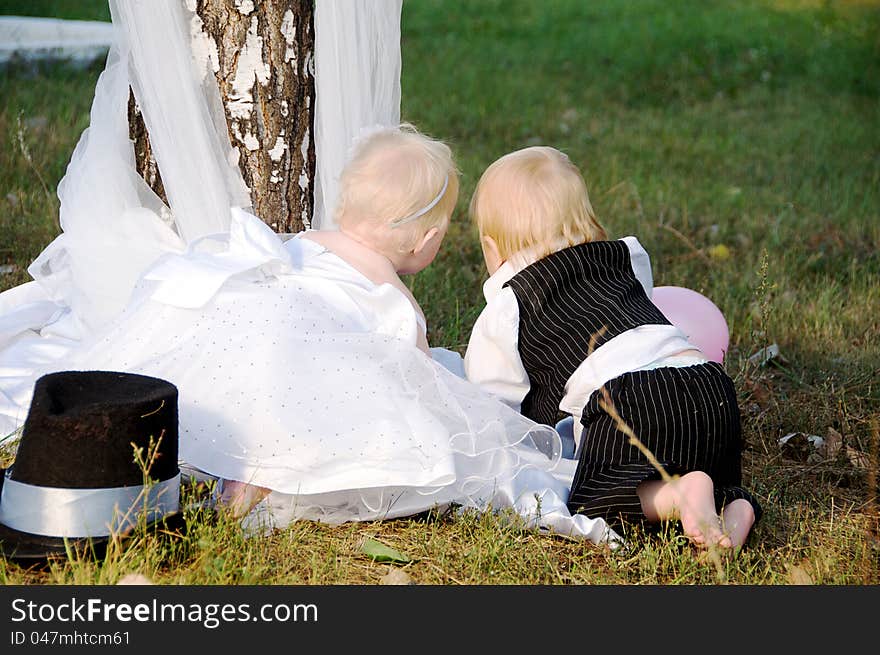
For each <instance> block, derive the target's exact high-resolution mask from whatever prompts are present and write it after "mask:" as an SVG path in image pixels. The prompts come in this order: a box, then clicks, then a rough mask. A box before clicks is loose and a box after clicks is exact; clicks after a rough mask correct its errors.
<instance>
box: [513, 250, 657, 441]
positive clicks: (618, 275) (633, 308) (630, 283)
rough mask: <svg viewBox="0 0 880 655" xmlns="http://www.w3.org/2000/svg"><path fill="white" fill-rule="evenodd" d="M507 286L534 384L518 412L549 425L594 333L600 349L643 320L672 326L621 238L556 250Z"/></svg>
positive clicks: (531, 384)
mask: <svg viewBox="0 0 880 655" xmlns="http://www.w3.org/2000/svg"><path fill="white" fill-rule="evenodd" d="M508 285H509V286H510V287H511V289H513V293H514V296H516V301H517V304H518V305H519V354H520V359H522V362H523V366H524V367H525V369H526V372H527V373H528V375H529V383H530V389H529V392H528V394H526V397H525V399H523V402H522V408H521V411H522V413H523V414H525V415H526V416H528V417H529V418H531V419H532V420H534V421H537V422H538V423H544V424H546V425H554V424H555V423H556V418H557V415H558V412H559V403H560V401H561V400H562V397H563V396H564V395H565V384H566V382H568V379H569V378H570V377H571V376H572V374H573V373H574V372H575V370H576V369H577V367H578V366H580V365H581V363H582V362H583V361H584V360H585V359H586V358H587V356H588V354H589V351H590V337H591V335H597V337H596V341H595V345H594V347H595V348H598V347H599V346H601V345H602V344H603V343H605V342H606V341H608V340H609V339H612V338H614V337H616V336H618V335H619V334H622V333H624V332H626V331H627V330H631V329H633V328H636V327H639V326H640V325H670V322H669V321H668V320H667V319H666V317H665V316H664V315H663V313H662V312H661V311H660V310H659V309H657V307H656V306H655V305H654V304H653V303H652V302H651V301H650V300H649V299H648V296H647V294H645V289H644V288H643V287H642V285H641V283H640V282H639V281H638V279H636V276H635V273H633V270H632V263H631V261H630V255H629V248H628V247H627V245H626V243H625V242H623V241H620V240H617V241H592V242H588V243H582V244H580V245H577V246H571V247H570V248H565V249H564V250H560V251H558V252H555V253H552V254H550V255H548V256H547V257H544V258H543V259H539V260H538V261H537V262H535V263H534V264H531V265H530V266H528V267H526V268H524V269H523V270H522V271H520V272H519V273H517V274H516V275H515V276H513V277H512V278H511V279H510V280H509V281H508V282H507V283H506V284H505V285H504V286H508ZM602 328H604V332H601V334H600V331H602Z"/></svg>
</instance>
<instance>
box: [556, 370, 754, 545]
mask: <svg viewBox="0 0 880 655" xmlns="http://www.w3.org/2000/svg"><path fill="white" fill-rule="evenodd" d="M605 388H606V389H607V390H608V393H609V396H610V398H611V401H612V403H613V404H614V407H615V409H616V410H617V412H618V414H619V415H620V417H621V419H623V421H625V422H626V424H627V425H629V427H630V428H632V430H633V432H635V434H636V436H637V437H638V438H639V440H640V441H641V442H642V443H643V444H644V445H645V446H646V447H647V448H648V450H650V451H651V453H653V455H654V457H656V458H657V460H658V461H659V463H660V464H661V465H662V466H663V468H664V469H665V470H666V472H667V473H669V474H670V475H674V474H679V475H680V474H684V473H688V472H690V471H704V472H705V473H707V474H708V475H709V477H711V478H712V481H713V482H714V485H715V504H716V507H717V509H718V510H719V511H720V509H721V507H723V506H724V505H726V504H727V503H730V502H731V501H733V500H735V499H737V498H745V499H746V500H748V501H749V502H750V503H751V504H752V506H753V507H754V508H755V517H756V519H757V517H759V516H760V514H761V507H760V505H759V504H758V502H757V500H756V499H755V498H754V497H753V496H752V495H751V494H750V493H749V492H748V491H746V490H745V489H743V488H742V487H741V486H740V483H741V479H742V469H741V453H742V432H741V427H740V414H739V407H738V405H737V399H736V390H735V389H734V386H733V381H732V380H731V379H730V377H729V376H728V375H727V373H726V372H725V371H724V369H723V368H722V366H721V365H720V364H718V363H717V362H707V363H705V364H697V365H694V366H685V367H681V368H676V367H663V368H657V369H652V370H648V371H635V372H632V373H624V374H623V375H621V376H619V377H617V378H615V379H613V380H611V381H609V382H607V383H606V384H605ZM602 398H603V396H602V393H601V390H600V391H597V392H596V393H594V394H593V395H592V397H591V398H590V400H589V402H588V403H587V406H586V407H585V408H584V413H583V416H582V418H581V422H582V423H583V425H584V432H583V435H582V436H581V445H580V458H579V461H578V466H577V470H576V471H575V475H574V480H573V483H572V487H571V494H570V495H569V499H568V507H569V509H570V511H571V512H572V513H575V512H583V513H585V514H587V515H588V516H590V517H591V518H596V517H602V518H604V519H605V520H606V521H607V522H608V523H609V525H611V527H612V528H618V529H619V528H620V525H621V523H622V522H623V521H627V520H642V519H644V518H645V516H644V513H643V512H642V506H641V502H640V501H639V497H638V495H637V493H636V487H637V486H638V485H639V483H640V482H643V481H645V480H652V479H659V478H660V473H659V472H658V471H657V469H656V468H655V467H654V466H653V465H652V464H651V463H650V462H649V461H648V458H647V457H646V456H645V455H644V454H643V453H642V452H641V451H640V450H639V449H638V448H637V447H636V446H634V445H632V444H631V443H630V440H629V437H628V436H627V435H626V434H624V433H623V432H621V431H620V430H619V429H618V425H617V423H616V422H615V420H614V419H613V418H612V417H611V416H610V415H609V414H608V412H606V411H605V410H604V409H602V407H601V406H600V404H599V401H600V400H601V399H602Z"/></svg>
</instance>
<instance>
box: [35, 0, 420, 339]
mask: <svg viewBox="0 0 880 655" xmlns="http://www.w3.org/2000/svg"><path fill="white" fill-rule="evenodd" d="M401 8H402V3H401V0H317V2H316V6H315V41H316V44H315V83H316V107H315V116H314V123H315V128H314V132H315V134H314V138H315V148H316V160H317V162H316V168H317V170H316V183H315V205H316V212H315V216H314V217H313V220H312V226H313V227H318V228H332V227H334V222H333V207H334V204H335V195H336V193H337V184H338V178H339V173H340V171H341V170H342V167H343V165H344V164H345V161H346V157H347V153H348V149H349V147H350V145H351V142H352V140H353V139H354V138H355V137H356V136H357V135H358V134H359V133H360V132H361V131H362V130H363V129H364V128H365V127H370V126H374V125H393V124H396V123H397V122H399V117H400V13H401ZM110 9H111V15H112V18H113V25H114V29H115V37H116V39H115V43H114V45H113V47H112V48H111V51H110V54H109V56H108V63H107V67H106V69H105V71H104V72H103V73H102V74H101V77H100V79H99V81H98V84H97V87H96V91H95V99H94V102H93V105H92V110H91V122H90V126H89V128H88V129H87V130H86V131H85V132H84V133H83V136H82V138H81V140H80V143H79V144H78V146H77V148H76V150H75V152H74V154H73V156H72V158H71V161H70V164H69V166H68V169H67V172H66V174H65V176H64V178H63V180H62V181H61V184H60V185H59V189H58V195H59V198H60V200H61V211H60V219H61V227H62V230H63V234H62V235H61V236H60V237H59V238H58V239H56V241H54V242H53V243H52V244H51V245H50V246H49V247H48V248H46V250H45V251H44V252H43V253H42V254H41V255H40V256H39V258H38V259H37V260H36V261H35V262H34V264H33V265H32V266H31V268H30V272H31V274H32V276H33V277H34V278H35V279H36V280H37V281H38V282H39V283H40V284H41V285H42V286H43V287H44V288H45V289H46V292H47V294H48V295H49V296H50V298H51V299H53V300H55V301H56V302H59V303H62V304H64V305H66V306H68V307H69V308H70V309H71V311H72V312H73V314H74V316H75V318H76V319H77V321H78V322H79V323H80V324H81V325H82V326H84V327H85V328H86V329H93V328H95V327H97V326H99V325H101V324H103V323H105V322H106V321H107V320H109V319H110V318H112V317H113V316H115V315H116V314H118V312H119V311H120V310H121V309H122V307H123V306H124V304H125V302H126V300H127V299H128V297H129V295H130V292H131V289H132V287H133V286H134V284H135V282H136V280H137V279H138V277H139V275H140V274H141V273H142V272H143V270H144V269H145V268H146V267H147V266H148V265H149V264H150V263H151V262H152V261H154V260H155V259H156V258H157V257H158V256H159V255H161V254H162V253H163V252H167V251H169V250H172V251H179V250H180V249H182V248H184V247H185V246H186V244H188V243H191V242H192V241H193V240H195V239H197V238H199V237H202V236H205V235H207V234H212V233H217V232H223V231H226V230H228V229H229V224H230V209H231V208H232V207H242V208H248V207H249V206H250V204H251V201H250V198H249V196H248V189H247V187H246V186H245V184H244V181H243V179H242V176H241V173H240V171H239V169H238V167H237V165H236V164H235V163H234V162H235V161H236V159H235V157H234V153H233V149H232V147H231V145H230V141H229V136H228V132H227V126H226V119H225V113H224V108H223V104H222V101H221V98H220V93H219V90H218V87H217V83H216V79H215V77H214V75H213V74H212V72H211V70H210V69H209V67H208V64H207V61H204V60H197V59H196V58H195V57H194V55H193V48H192V41H191V36H190V25H191V22H192V21H193V19H194V14H193V13H192V12H191V11H190V9H188V8H187V6H186V5H185V4H184V2H183V1H182V0H111V1H110ZM129 85H130V86H131V88H132V90H133V91H134V96H135V99H136V102H137V104H138V106H139V108H140V111H141V113H142V115H143V119H144V123H145V125H146V127H147V130H148V132H149V135H150V143H151V145H152V147H153V151H154V155H155V158H156V163H157V166H158V168H159V172H160V174H161V176H162V181H163V184H164V187H165V192H166V196H167V198H168V205H169V206H168V207H166V206H164V205H163V203H162V201H161V200H160V199H159V198H158V197H157V196H156V195H155V194H154V193H153V192H152V191H151V190H150V189H149V187H148V186H147V185H146V184H145V183H144V181H143V180H142V179H141V178H140V176H139V175H138V174H137V172H136V170H135V165H134V152H133V148H132V144H131V142H130V140H129V138H128V120H127V103H128V89H129Z"/></svg>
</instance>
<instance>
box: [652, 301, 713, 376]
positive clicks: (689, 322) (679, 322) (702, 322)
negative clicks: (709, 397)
mask: <svg viewBox="0 0 880 655" xmlns="http://www.w3.org/2000/svg"><path fill="white" fill-rule="evenodd" d="M651 300H652V301H653V302H654V304H655V305H656V306H657V307H658V308H659V309H660V311H661V312H663V314H664V316H666V318H668V319H669V322H670V323H672V324H673V325H674V326H675V327H677V328H678V329H679V330H681V331H682V332H684V333H685V335H687V338H688V340H689V341H690V342H691V343H692V344H694V345H695V346H696V347H697V348H699V349H700V350H702V351H703V353H704V354H705V355H706V357H707V358H708V359H710V360H712V361H714V362H719V363H720V362H721V361H723V360H724V353H726V352H727V346H728V344H729V343H730V331H729V330H728V328H727V321H725V320H724V314H722V313H721V310H720V309H718V307H717V306H716V305H715V303H713V302H712V301H711V300H709V299H708V298H707V297H706V296H704V295H702V294H701V293H697V292H696V291H693V290H691V289H685V288H684V287H654V294H653V295H652V296H651Z"/></svg>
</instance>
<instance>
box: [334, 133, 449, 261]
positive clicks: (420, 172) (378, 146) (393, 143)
mask: <svg viewBox="0 0 880 655" xmlns="http://www.w3.org/2000/svg"><path fill="white" fill-rule="evenodd" d="M444 187H445V189H444ZM458 187H459V181H458V171H457V170H456V167H455V163H454V162H453V159H452V151H451V150H450V149H449V146H447V145H446V144H445V143H442V142H441V141H437V140H435V139H432V138H430V137H428V136H425V135H424V134H422V133H420V132H419V131H418V130H417V129H416V128H415V127H414V126H412V125H410V124H409V123H402V124H401V125H399V126H397V127H390V128H382V129H380V130H377V131H375V132H373V133H371V134H369V135H368V136H367V137H365V138H363V139H362V140H361V141H359V142H358V143H357V144H356V145H355V147H354V149H353V151H352V155H351V157H350V159H349V162H348V164H347V165H346V167H345V169H344V170H343V172H342V175H341V177H340V185H339V203H338V205H337V208H336V222H337V224H338V225H339V226H340V227H341V228H345V227H347V226H354V225H359V226H362V227H363V226H366V227H367V228H370V229H372V230H374V232H375V233H376V234H377V235H380V236H382V237H383V238H387V239H388V240H389V241H391V243H390V244H389V245H390V247H391V248H392V249H394V250H396V251H397V252H407V251H410V250H412V249H413V248H415V247H416V245H417V244H418V243H419V241H420V240H421V239H422V237H423V236H424V235H425V234H426V233H427V232H428V231H429V230H430V229H431V228H433V227H439V226H441V225H442V224H443V222H444V221H445V220H446V219H447V217H449V216H450V215H451V214H452V211H453V210H454V209H455V203H456V202H457V200H458ZM441 191H442V194H441ZM438 198H439V199H438ZM435 200H436V204H435V205H434V206H433V207H431V208H430V209H429V210H428V211H426V212H425V213H424V214H422V215H420V216H415V215H416V214H418V213H419V212H420V211H421V210H424V209H425V208H426V207H428V206H429V205H430V204H431V203H432V202H434V201H435Z"/></svg>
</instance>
